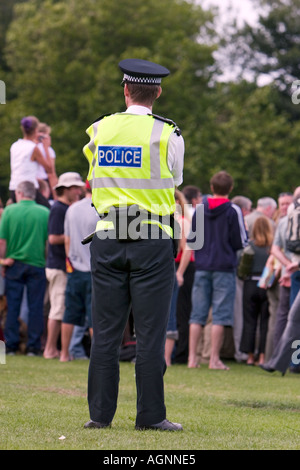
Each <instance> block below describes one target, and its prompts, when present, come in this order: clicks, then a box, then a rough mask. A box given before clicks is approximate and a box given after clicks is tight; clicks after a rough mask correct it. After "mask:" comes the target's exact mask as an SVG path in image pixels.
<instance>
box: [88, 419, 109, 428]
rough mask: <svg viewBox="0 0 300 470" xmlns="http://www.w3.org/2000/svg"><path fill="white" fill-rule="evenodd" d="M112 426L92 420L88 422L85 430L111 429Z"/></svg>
mask: <svg viewBox="0 0 300 470" xmlns="http://www.w3.org/2000/svg"><path fill="white" fill-rule="evenodd" d="M110 426H111V423H99V422H97V421H92V420H90V421H88V422H87V423H85V425H84V427H85V428H97V429H100V428H110Z"/></svg>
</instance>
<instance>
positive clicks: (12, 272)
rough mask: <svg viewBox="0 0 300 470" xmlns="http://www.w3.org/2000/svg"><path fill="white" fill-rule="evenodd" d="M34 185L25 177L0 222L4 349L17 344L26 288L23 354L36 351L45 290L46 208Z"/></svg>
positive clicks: (39, 344)
mask: <svg viewBox="0 0 300 470" xmlns="http://www.w3.org/2000/svg"><path fill="white" fill-rule="evenodd" d="M35 191H36V190H35V187H34V185H33V184H32V183H31V182H29V181H24V182H22V183H20V184H19V185H18V187H17V189H16V200H17V204H11V205H9V206H7V207H6V208H5V209H4V211H3V214H2V217H1V222H0V258H6V259H10V260H13V261H11V262H6V261H3V262H2V264H4V265H6V266H5V294H6V300H7V319H6V325H5V330H4V337H5V342H6V351H7V353H15V352H16V351H17V350H18V346H19V323H18V318H19V315H20V307H21V303H22V298H23V291H24V287H25V286H26V288H27V303H28V342H27V354H28V355H38V354H39V353H40V348H41V335H42V333H43V304H44V295H45V290H46V276H45V253H46V242H47V238H48V232H47V227H48V217H49V209H47V208H46V207H45V206H42V205H40V204H37V203H36V202H35Z"/></svg>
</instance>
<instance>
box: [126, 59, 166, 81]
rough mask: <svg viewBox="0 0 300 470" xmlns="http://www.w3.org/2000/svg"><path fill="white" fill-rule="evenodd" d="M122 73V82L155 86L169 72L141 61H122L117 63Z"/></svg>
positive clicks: (164, 68) (161, 67)
mask: <svg viewBox="0 0 300 470" xmlns="http://www.w3.org/2000/svg"><path fill="white" fill-rule="evenodd" d="M119 67H120V69H121V70H122V72H123V73H124V76H123V82H129V83H144V84H147V85H157V84H160V83H161V79H162V78H163V77H166V76H167V75H169V73H170V71H169V70H168V69H167V68H166V67H163V66H162V65H159V64H155V63H154V62H149V61H148V60H143V59H124V60H121V62H120V63H119Z"/></svg>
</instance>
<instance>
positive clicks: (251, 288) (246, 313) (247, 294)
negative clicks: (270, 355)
mask: <svg viewBox="0 0 300 470" xmlns="http://www.w3.org/2000/svg"><path fill="white" fill-rule="evenodd" d="M258 320H259V344H258V353H259V354H260V353H264V352H265V348H266V340H267V332H268V320H269V304H268V297H267V292H266V290H265V289H261V288H260V287H257V281H253V280H246V281H244V289H243V331H242V337H241V344H240V350H241V351H242V352H244V353H254V352H255V337H256V328H257V325H258Z"/></svg>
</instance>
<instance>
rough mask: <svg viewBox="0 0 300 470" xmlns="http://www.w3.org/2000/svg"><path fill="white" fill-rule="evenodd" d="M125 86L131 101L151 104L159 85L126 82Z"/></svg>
mask: <svg viewBox="0 0 300 470" xmlns="http://www.w3.org/2000/svg"><path fill="white" fill-rule="evenodd" d="M127 87H128V91H129V93H130V96H131V98H132V100H133V101H135V102H137V103H138V102H140V103H143V104H145V105H148V106H149V105H150V106H152V105H153V103H154V101H155V100H156V98H157V95H158V92H159V88H160V85H146V84H144V83H143V84H141V83H127Z"/></svg>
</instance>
